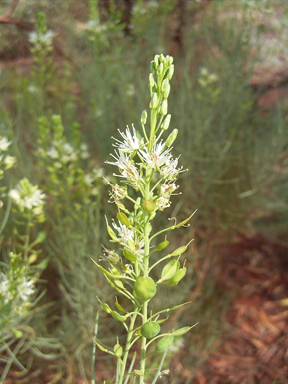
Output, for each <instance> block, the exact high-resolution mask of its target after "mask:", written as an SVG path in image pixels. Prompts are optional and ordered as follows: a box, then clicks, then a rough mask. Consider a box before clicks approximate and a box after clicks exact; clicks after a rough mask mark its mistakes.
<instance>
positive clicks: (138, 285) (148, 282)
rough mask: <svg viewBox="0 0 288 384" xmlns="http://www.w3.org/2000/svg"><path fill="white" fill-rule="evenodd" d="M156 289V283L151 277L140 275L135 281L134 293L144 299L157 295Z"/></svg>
mask: <svg viewBox="0 0 288 384" xmlns="http://www.w3.org/2000/svg"><path fill="white" fill-rule="evenodd" d="M156 291H157V287H156V284H155V283H154V281H153V280H152V279H151V277H138V278H137V280H136V281H135V284H134V293H135V295H136V296H137V297H138V298H139V299H141V300H143V301H147V300H150V299H152V297H153V296H155V294H156Z"/></svg>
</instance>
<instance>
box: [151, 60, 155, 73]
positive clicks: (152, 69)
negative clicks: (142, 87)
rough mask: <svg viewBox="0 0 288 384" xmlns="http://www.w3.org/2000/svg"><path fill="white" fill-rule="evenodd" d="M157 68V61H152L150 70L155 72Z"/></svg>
mask: <svg viewBox="0 0 288 384" xmlns="http://www.w3.org/2000/svg"><path fill="white" fill-rule="evenodd" d="M155 69H156V63H155V61H154V60H152V61H151V63H150V71H151V72H152V73H154V72H155Z"/></svg>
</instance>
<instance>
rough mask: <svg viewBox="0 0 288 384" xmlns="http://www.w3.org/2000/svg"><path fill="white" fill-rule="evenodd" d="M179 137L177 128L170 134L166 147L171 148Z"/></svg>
mask: <svg viewBox="0 0 288 384" xmlns="http://www.w3.org/2000/svg"><path fill="white" fill-rule="evenodd" d="M177 135H178V129H177V128H175V129H173V131H172V132H171V133H170V135H169V136H168V138H167V140H166V142H165V145H166V147H171V145H172V144H173V143H174V141H175V140H176V137H177Z"/></svg>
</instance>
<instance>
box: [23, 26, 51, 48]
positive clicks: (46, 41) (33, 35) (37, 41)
mask: <svg viewBox="0 0 288 384" xmlns="http://www.w3.org/2000/svg"><path fill="white" fill-rule="evenodd" d="M54 37H55V34H54V33H53V32H52V31H50V30H48V31H46V32H45V33H41V32H36V31H32V32H30V33H29V37H28V40H29V41H30V43H31V44H33V45H34V46H36V47H37V48H40V47H42V46H44V47H47V48H51V46H52V41H53V38H54Z"/></svg>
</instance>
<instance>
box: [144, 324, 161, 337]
mask: <svg viewBox="0 0 288 384" xmlns="http://www.w3.org/2000/svg"><path fill="white" fill-rule="evenodd" d="M160 329H161V327H160V325H159V324H158V323H156V321H148V322H147V323H145V324H143V325H142V327H141V335H142V336H143V337H146V339H152V338H153V337H155V336H157V335H158V333H159V332H160Z"/></svg>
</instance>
